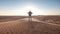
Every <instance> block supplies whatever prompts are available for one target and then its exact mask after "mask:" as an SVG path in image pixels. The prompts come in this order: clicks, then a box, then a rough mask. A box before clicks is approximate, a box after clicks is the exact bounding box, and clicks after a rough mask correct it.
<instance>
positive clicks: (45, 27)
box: [0, 18, 60, 34]
mask: <svg viewBox="0 0 60 34" xmlns="http://www.w3.org/2000/svg"><path fill="white" fill-rule="evenodd" d="M0 34H60V25H58V24H52V23H45V22H43V21H40V20H38V19H36V18H32V22H29V21H28V18H23V19H17V20H13V21H6V22H2V23H0Z"/></svg>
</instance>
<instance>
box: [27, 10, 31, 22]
mask: <svg viewBox="0 0 60 34" xmlns="http://www.w3.org/2000/svg"><path fill="white" fill-rule="evenodd" d="M28 15H29V21H30V22H31V21H32V12H31V11H29V12H28Z"/></svg>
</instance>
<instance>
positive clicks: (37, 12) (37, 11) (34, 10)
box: [20, 5, 40, 15]
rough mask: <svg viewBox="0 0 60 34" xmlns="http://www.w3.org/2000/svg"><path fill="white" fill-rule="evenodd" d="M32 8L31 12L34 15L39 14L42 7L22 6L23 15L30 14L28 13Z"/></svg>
mask: <svg viewBox="0 0 60 34" xmlns="http://www.w3.org/2000/svg"><path fill="white" fill-rule="evenodd" d="M30 10H31V12H32V13H33V15H39V12H40V9H38V8H37V7H36V6H33V5H26V6H24V7H22V8H21V10H20V11H21V12H20V13H21V14H22V15H28V14H27V13H28V12H29V11H30Z"/></svg>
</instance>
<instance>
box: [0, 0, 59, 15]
mask: <svg viewBox="0 0 60 34" xmlns="http://www.w3.org/2000/svg"><path fill="white" fill-rule="evenodd" d="M27 6H28V7H27ZM26 7H27V8H26ZM31 8H32V12H33V14H34V13H35V14H34V15H36V14H37V15H60V0H0V15H27V12H28V11H29V9H30V10H31Z"/></svg>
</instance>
